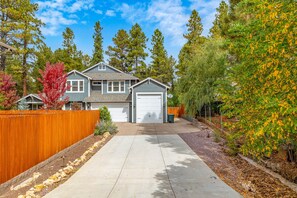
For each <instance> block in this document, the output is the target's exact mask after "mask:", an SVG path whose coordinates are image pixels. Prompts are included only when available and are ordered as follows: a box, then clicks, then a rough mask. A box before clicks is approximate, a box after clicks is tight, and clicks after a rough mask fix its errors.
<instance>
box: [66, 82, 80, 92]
mask: <svg viewBox="0 0 297 198" xmlns="http://www.w3.org/2000/svg"><path fill="white" fill-rule="evenodd" d="M68 81H69V82H70V91H67V90H66V93H84V92H85V80H67V82H68ZM73 81H77V90H78V91H72V82H73ZM67 82H66V83H67ZM79 82H83V90H82V91H79V88H80V86H79V84H80V83H79Z"/></svg>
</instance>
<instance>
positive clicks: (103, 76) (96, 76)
mask: <svg viewBox="0 0 297 198" xmlns="http://www.w3.org/2000/svg"><path fill="white" fill-rule="evenodd" d="M84 74H85V75H87V76H89V77H90V78H91V79H92V80H138V78H137V77H135V76H132V75H130V74H126V73H99V72H98V73H97V72H96V73H95V72H94V73H84Z"/></svg>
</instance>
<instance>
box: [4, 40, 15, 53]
mask: <svg viewBox="0 0 297 198" xmlns="http://www.w3.org/2000/svg"><path fill="white" fill-rule="evenodd" d="M0 46H1V47H4V48H6V49H8V50H10V51H15V50H16V49H15V48H13V47H11V46H10V45H7V44H5V43H3V42H1V41H0Z"/></svg>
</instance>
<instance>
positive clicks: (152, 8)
mask: <svg viewBox="0 0 297 198" xmlns="http://www.w3.org/2000/svg"><path fill="white" fill-rule="evenodd" d="M117 10H118V11H120V12H121V17H122V18H124V19H126V20H128V21H130V22H131V23H136V22H138V23H140V22H148V23H152V24H155V25H156V27H157V28H159V29H160V30H161V31H162V32H163V33H164V35H165V36H168V37H170V39H171V42H172V44H174V45H179V46H182V45H183V44H184V43H185V39H184V38H183V33H184V32H185V30H186V26H185V25H186V23H187V21H188V18H189V15H188V14H187V13H186V8H185V7H183V6H182V1H181V0H167V1H166V0H152V1H151V2H150V3H149V4H148V5H145V4H141V3H136V4H134V5H128V4H126V3H123V4H121V6H120V7H119V8H118V9H117Z"/></svg>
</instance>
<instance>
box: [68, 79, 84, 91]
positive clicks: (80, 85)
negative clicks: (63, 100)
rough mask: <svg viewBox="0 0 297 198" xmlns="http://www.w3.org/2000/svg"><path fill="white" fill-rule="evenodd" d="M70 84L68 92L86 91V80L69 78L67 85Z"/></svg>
mask: <svg viewBox="0 0 297 198" xmlns="http://www.w3.org/2000/svg"><path fill="white" fill-rule="evenodd" d="M68 85H69V86H70V87H69V88H68V89H67V92H84V81H83V80H68V81H67V86H68Z"/></svg>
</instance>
